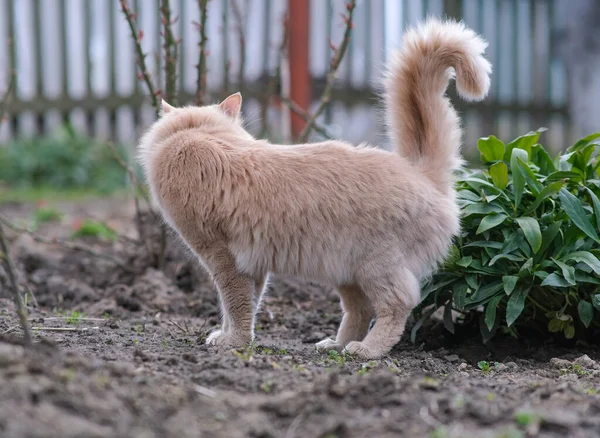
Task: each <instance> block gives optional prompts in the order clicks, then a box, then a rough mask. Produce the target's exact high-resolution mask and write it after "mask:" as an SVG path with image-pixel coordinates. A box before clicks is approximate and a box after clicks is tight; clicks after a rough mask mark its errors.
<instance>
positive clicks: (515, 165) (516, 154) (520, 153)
mask: <svg viewBox="0 0 600 438" xmlns="http://www.w3.org/2000/svg"><path fill="white" fill-rule="evenodd" d="M518 158H520V159H521V160H523V161H527V151H525V150H523V149H519V148H515V149H513V150H512V155H511V157H510V170H511V172H512V177H513V192H514V195H515V210H516V209H517V208H519V205H521V198H522V196H523V191H524V190H525V177H524V176H523V174H522V173H521V171H520V169H519V162H518Z"/></svg>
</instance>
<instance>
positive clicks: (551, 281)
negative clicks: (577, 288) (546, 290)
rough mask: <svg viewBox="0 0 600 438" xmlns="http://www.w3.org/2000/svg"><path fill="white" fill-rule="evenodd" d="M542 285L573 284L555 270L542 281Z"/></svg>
mask: <svg viewBox="0 0 600 438" xmlns="http://www.w3.org/2000/svg"><path fill="white" fill-rule="evenodd" d="M542 286H552V287H571V284H570V283H569V282H568V281H567V280H565V279H564V278H563V277H561V276H560V275H558V274H557V273H556V272H553V273H552V274H550V275H548V276H547V277H546V279H545V280H544V281H542Z"/></svg>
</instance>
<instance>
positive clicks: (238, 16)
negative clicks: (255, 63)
mask: <svg viewBox="0 0 600 438" xmlns="http://www.w3.org/2000/svg"><path fill="white" fill-rule="evenodd" d="M239 1H241V0H231V10H232V12H233V18H234V19H235V21H236V23H237V27H238V45H239V50H240V52H239V54H238V58H239V63H240V66H239V69H238V87H239V90H238V91H239V92H240V93H242V95H243V94H244V71H245V70H246V26H245V23H244V14H243V13H242V8H241V7H240V4H239ZM248 3H249V2H248V1H246V7H245V10H244V12H246V13H248Z"/></svg>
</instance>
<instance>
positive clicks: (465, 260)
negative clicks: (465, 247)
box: [456, 256, 473, 268]
mask: <svg viewBox="0 0 600 438" xmlns="http://www.w3.org/2000/svg"><path fill="white" fill-rule="evenodd" d="M472 261H473V257H471V256H466V257H463V258H461V259H460V260H457V261H456V264H457V265H458V266H461V267H463V268H468V267H469V265H470V264H471V262H472Z"/></svg>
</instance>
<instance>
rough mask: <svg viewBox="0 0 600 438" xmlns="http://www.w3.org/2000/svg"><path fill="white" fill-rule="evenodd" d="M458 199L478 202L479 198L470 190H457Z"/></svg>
mask: <svg viewBox="0 0 600 438" xmlns="http://www.w3.org/2000/svg"><path fill="white" fill-rule="evenodd" d="M456 195H457V196H458V197H459V198H462V199H466V200H468V201H473V202H479V201H481V196H480V195H477V194H475V193H473V192H472V191H471V190H459V191H458V192H457V194H456Z"/></svg>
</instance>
